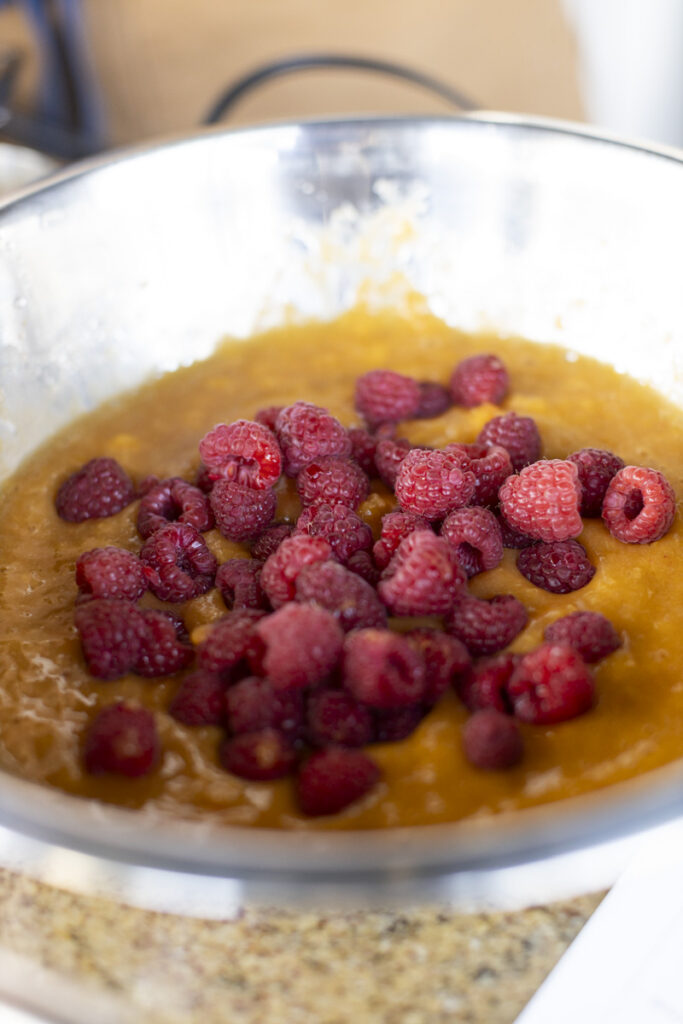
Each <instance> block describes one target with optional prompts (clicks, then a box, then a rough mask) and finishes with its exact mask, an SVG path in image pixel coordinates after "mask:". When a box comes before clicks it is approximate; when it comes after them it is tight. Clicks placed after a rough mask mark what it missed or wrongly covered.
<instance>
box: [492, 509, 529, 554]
mask: <svg viewBox="0 0 683 1024" xmlns="http://www.w3.org/2000/svg"><path fill="white" fill-rule="evenodd" d="M496 518H497V520H498V525H499V527H500V533H501V537H502V538H503V547H504V548H517V549H519V550H521V549H522V548H530V547H531V546H532V545H533V544H538V541H537V540H536V538H535V537H528V536H527V534H526V533H519V532H518V531H517V530H513V529H512V527H511V526H510V524H509V523H508V522H507V520H506V518H505V516H504V515H503V514H502V512H498V515H497V516H496Z"/></svg>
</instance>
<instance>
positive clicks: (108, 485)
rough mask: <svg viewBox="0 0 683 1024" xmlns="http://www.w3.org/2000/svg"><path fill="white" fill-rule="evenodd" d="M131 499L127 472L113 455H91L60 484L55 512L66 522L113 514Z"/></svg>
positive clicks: (133, 494) (132, 497)
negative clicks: (101, 456)
mask: <svg viewBox="0 0 683 1024" xmlns="http://www.w3.org/2000/svg"><path fill="white" fill-rule="evenodd" d="M134 499H135V488H134V487H133V484H132V482H131V480H130V477H129V476H128V474H127V473H126V472H125V471H124V470H123V469H122V468H121V466H119V464H118V462H116V460H115V459H104V458H100V459H91V460H90V462H86V464H85V465H84V466H82V467H81V468H80V469H79V470H77V472H75V473H72V475H71V476H70V477H68V479H67V480H65V481H64V483H63V484H62V485H61V486H60V488H59V490H58V491H57V497H56V498H55V505H56V507H57V514H58V515H59V516H60V517H61V518H62V519H66V521H67V522H69V523H82V522H83V521H84V520H86V519H103V518H105V517H106V516H114V515H116V513H117V512H120V511H121V509H123V508H125V507H126V505H130V503H131V501H133V500H134Z"/></svg>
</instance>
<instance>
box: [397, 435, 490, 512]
mask: <svg viewBox="0 0 683 1024" xmlns="http://www.w3.org/2000/svg"><path fill="white" fill-rule="evenodd" d="M475 485H476V480H475V476H474V473H472V472H470V471H469V470H463V469H461V468H460V465H459V460H458V458H457V456H455V455H453V454H452V453H450V452H442V451H425V450H423V449H420V448H414V449H413V450H412V451H410V452H408V454H407V455H406V457H405V459H404V460H403V462H402V463H401V466H400V469H399V471H398V476H397V478H396V488H395V491H396V497H397V499H398V502H399V504H400V505H401V507H402V508H403V509H404V510H405V511H406V512H414V513H415V514H416V515H418V516H424V518H425V519H429V520H430V521H431V520H433V519H442V518H443V517H444V516H446V515H448V513H449V512H452V511H453V510H454V509H456V508H462V506H463V505H467V503H468V502H469V501H470V499H471V497H472V495H473V494H474V488H475Z"/></svg>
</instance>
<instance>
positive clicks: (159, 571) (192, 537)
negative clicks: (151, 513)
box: [140, 523, 216, 602]
mask: <svg viewBox="0 0 683 1024" xmlns="http://www.w3.org/2000/svg"><path fill="white" fill-rule="evenodd" d="M140 559H141V560H142V562H143V565H144V572H145V577H146V579H147V584H148V586H149V589H150V590H151V591H152V593H153V594H154V595H155V596H156V597H158V598H159V600H160V601H171V602H179V601H189V600H191V598H193V597H199V596H200V594H205V593H206V591H207V590H210V589H211V587H212V586H213V581H214V577H215V575H216V559H215V558H214V556H213V555H212V554H211V552H210V551H209V549H208V548H207V546H206V543H205V542H204V538H203V537H202V535H201V534H200V533H198V532H197V530H195V528H194V526H188V525H187V524H186V523H168V524H167V525H166V526H162V527H160V528H159V529H158V530H156V531H155V532H154V533H153V534H152V536H151V537H150V538H149V539H148V540H147V541H145V543H144V545H143V547H142V551H141V552H140Z"/></svg>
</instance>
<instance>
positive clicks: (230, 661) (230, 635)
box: [198, 609, 265, 681]
mask: <svg viewBox="0 0 683 1024" xmlns="http://www.w3.org/2000/svg"><path fill="white" fill-rule="evenodd" d="M264 615H265V613H264V612H260V611H254V610H252V609H244V610H243V611H238V612H231V613H230V614H229V615H226V616H225V618H224V619H219V621H218V622H216V623H215V625H214V626H212V627H211V631H210V633H209V635H208V636H207V637H206V639H205V640H204V641H203V642H202V643H201V644H200V646H199V651H198V662H199V667H200V668H202V669H204V670H205V671H207V672H215V673H218V674H219V675H220V676H221V677H222V678H223V679H225V680H226V681H230V680H231V679H232V678H234V676H235V675H236V674H237V673H238V672H239V671H240V669H242V668H243V666H244V665H245V664H246V662H249V663H250V664H251V663H252V662H254V663H256V662H257V661H258V660H259V659H260V657H262V654H263V644H262V643H261V640H260V637H259V636H258V634H257V632H256V627H257V625H258V623H259V621H260V620H261V619H262V618H263V617H264Z"/></svg>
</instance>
